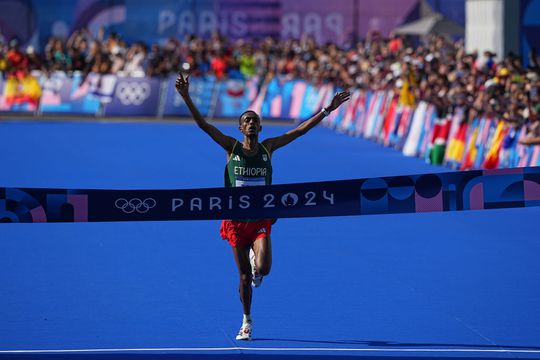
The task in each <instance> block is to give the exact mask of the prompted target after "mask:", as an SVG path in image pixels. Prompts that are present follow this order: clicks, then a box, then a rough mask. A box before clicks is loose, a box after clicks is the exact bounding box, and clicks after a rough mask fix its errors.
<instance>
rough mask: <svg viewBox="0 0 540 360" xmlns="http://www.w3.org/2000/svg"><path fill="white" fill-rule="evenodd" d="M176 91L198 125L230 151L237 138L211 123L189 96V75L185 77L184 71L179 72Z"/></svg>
mask: <svg viewBox="0 0 540 360" xmlns="http://www.w3.org/2000/svg"><path fill="white" fill-rule="evenodd" d="M175 87H176V91H178V94H180V96H182V98H183V99H184V101H185V102H186V105H187V107H188V109H189V111H191V114H192V115H193V119H195V121H196V122H197V125H199V127H200V128H201V129H202V130H203V131H204V132H205V133H207V134H208V135H210V137H211V138H212V139H213V140H214V141H215V142H216V143H218V144H219V145H220V146H221V147H222V148H223V149H225V151H227V153H230V152H231V151H232V149H233V146H234V143H235V142H236V139H234V138H233V137H230V136H227V135H225V134H223V133H222V132H221V131H219V130H218V128H216V127H215V126H214V125H212V124H209V123H208V122H207V121H206V120H205V119H204V117H203V116H202V115H201V113H200V112H199V109H197V106H196V105H195V104H194V103H193V100H192V99H191V96H189V75H188V76H186V77H184V76H183V75H182V73H179V74H178V77H177V78H176V83H175Z"/></svg>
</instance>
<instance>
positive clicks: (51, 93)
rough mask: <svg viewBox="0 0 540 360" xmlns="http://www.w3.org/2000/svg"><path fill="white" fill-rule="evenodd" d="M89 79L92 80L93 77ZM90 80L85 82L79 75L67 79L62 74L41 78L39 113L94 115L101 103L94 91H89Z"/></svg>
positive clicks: (56, 73)
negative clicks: (41, 89) (41, 93)
mask: <svg viewBox="0 0 540 360" xmlns="http://www.w3.org/2000/svg"><path fill="white" fill-rule="evenodd" d="M89 77H90V78H94V77H95V75H93V74H92V75H89ZM90 78H89V79H87V80H88V81H86V82H85V81H84V80H85V79H83V78H82V76H81V75H80V74H75V75H74V76H73V77H68V76H66V74H65V73H63V72H55V73H53V74H51V76H49V77H45V76H42V79H41V84H42V87H43V95H42V96H41V100H40V110H41V112H42V113H65V114H85V115H96V113H97V112H98V111H99V107H100V103H101V102H100V97H99V96H96V95H95V91H94V93H92V92H91V91H90V83H89V81H90ZM96 79H97V78H96Z"/></svg>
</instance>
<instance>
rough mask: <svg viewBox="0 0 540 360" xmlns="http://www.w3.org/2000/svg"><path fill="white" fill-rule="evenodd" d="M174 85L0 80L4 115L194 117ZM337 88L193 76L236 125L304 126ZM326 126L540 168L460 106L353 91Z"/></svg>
mask: <svg viewBox="0 0 540 360" xmlns="http://www.w3.org/2000/svg"><path fill="white" fill-rule="evenodd" d="M175 78H176V76H175V75H171V76H169V77H168V78H163V79H158V78H146V77H139V78H133V77H122V76H116V75H99V74H94V73H91V74H89V75H88V76H87V77H86V78H83V77H82V76H81V74H77V73H75V74H74V75H72V76H67V75H66V74H65V73H63V72H55V73H52V74H50V75H48V76H46V75H43V74H34V76H27V77H26V78H25V79H22V80H14V79H10V80H7V81H6V80H2V79H0V112H3V113H6V112H9V113H20V114H25V115H47V114H48V115H54V114H66V115H86V116H96V117H101V116H107V117H115V116H145V117H167V116H177V117H189V116H191V114H190V112H189V109H188V108H187V107H186V105H185V103H184V101H183V100H182V99H181V97H180V96H179V95H178V94H177V92H176V90H175V89H174V81H175ZM336 90H337V89H336V88H335V87H334V86H333V85H332V84H321V85H315V84H311V83H308V82H306V81H303V80H298V79H289V78H286V77H275V78H273V79H271V80H269V81H267V82H265V81H262V79H259V78H258V77H253V78H250V79H247V80H241V79H227V80H222V81H218V80H217V79H216V78H215V77H213V76H204V77H192V78H191V86H190V93H191V96H192V98H193V101H194V102H195V104H196V105H197V106H198V107H199V109H200V111H201V113H202V114H203V115H204V116H206V117H208V118H214V117H218V118H228V117H231V118H236V117H237V116H238V115H239V114H241V113H242V112H243V111H244V110H246V109H252V110H255V111H257V112H258V113H259V114H261V116H262V117H263V118H264V119H294V120H297V119H306V118H308V117H310V116H311V115H313V114H314V113H316V112H317V111H319V110H320V109H321V108H322V107H323V106H324V105H325V104H328V103H329V102H330V100H331V98H332V96H333V94H334V93H335V91H336ZM324 124H325V125H326V126H328V127H331V128H334V129H336V130H337V131H340V132H344V133H347V134H350V135H353V136H359V137H360V136H361V137H364V138H366V139H371V140H373V141H376V142H379V143H381V144H384V145H385V146H389V147H393V148H395V149H397V150H400V151H402V152H403V154H405V155H407V156H417V157H420V158H423V159H425V160H426V161H427V162H429V163H432V164H437V165H446V166H448V167H450V168H453V169H460V170H468V169H480V168H484V169H494V168H512V167H526V166H538V165H540V146H539V145H536V146H529V145H522V144H520V143H519V141H518V140H519V139H520V138H522V137H524V136H525V134H526V128H525V126H513V125H511V124H509V123H507V122H505V121H502V120H501V119H498V118H494V117H486V116H480V117H477V118H474V119H473V120H472V121H467V118H466V114H465V109H464V108H462V107H455V108H454V110H453V111H452V112H451V113H449V114H448V115H446V116H444V117H438V115H437V111H436V109H435V106H434V105H432V104H429V103H427V102H424V101H420V102H419V103H418V104H416V106H404V105H401V104H400V102H399V94H398V93H394V92H392V91H366V90H362V89H357V90H354V91H353V92H352V96H351V99H350V101H349V102H347V103H346V104H344V105H343V106H342V107H340V108H339V110H338V111H335V112H333V113H332V114H331V115H330V116H329V117H328V118H326V119H325V120H324Z"/></svg>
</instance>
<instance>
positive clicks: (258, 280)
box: [249, 249, 263, 288]
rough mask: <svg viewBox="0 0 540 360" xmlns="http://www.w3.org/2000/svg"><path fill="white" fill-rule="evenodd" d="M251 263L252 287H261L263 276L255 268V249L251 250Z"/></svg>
mask: <svg viewBox="0 0 540 360" xmlns="http://www.w3.org/2000/svg"><path fill="white" fill-rule="evenodd" d="M249 262H250V263H251V286H253V287H256V288H257V287H259V286H261V284H262V281H263V276H262V275H259V274H258V273H257V270H256V269H257V268H256V267H255V252H254V251H253V249H249Z"/></svg>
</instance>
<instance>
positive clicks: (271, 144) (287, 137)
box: [263, 91, 351, 153]
mask: <svg viewBox="0 0 540 360" xmlns="http://www.w3.org/2000/svg"><path fill="white" fill-rule="evenodd" d="M350 97H351V93H350V92H348V91H343V92H340V93H336V94H335V95H334V98H333V99H332V102H331V103H330V105H329V106H327V107H326V108H323V109H322V110H321V111H319V112H318V113H317V114H316V115H314V116H313V117H311V118H309V119H308V120H306V121H304V122H303V123H301V124H300V125H298V126H297V127H296V128H295V129H292V130H290V131H287V132H286V133H285V134H283V135H281V136H277V137H274V138H269V139H266V140H264V141H263V145H264V146H265V147H266V148H267V149H268V151H269V152H270V153H272V152H274V151H275V150H277V149H279V148H280V147H282V146H285V145H287V144H288V143H290V142H291V141H293V140H295V139H297V138H299V137H300V136H302V135H304V134H305V133H307V132H308V131H309V130H311V129H312V128H314V127H315V126H316V125H317V124H319V123H320V122H321V121H322V119H324V117H325V116H327V115H328V114H329V113H331V112H332V111H334V110H336V109H337V108H338V107H339V106H340V105H341V104H343V103H344V102H345V101H347V100H349V98H350ZM325 112H326V113H325Z"/></svg>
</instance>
